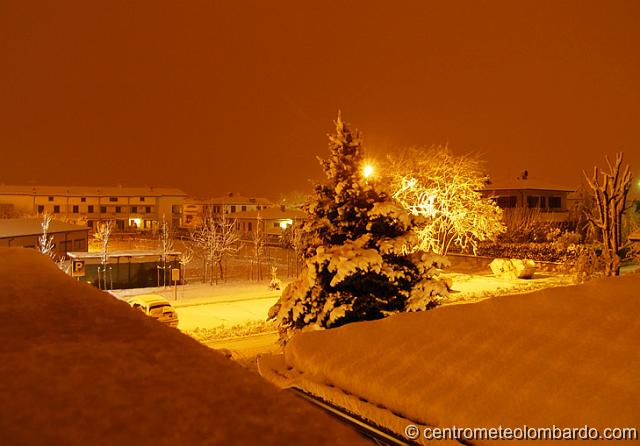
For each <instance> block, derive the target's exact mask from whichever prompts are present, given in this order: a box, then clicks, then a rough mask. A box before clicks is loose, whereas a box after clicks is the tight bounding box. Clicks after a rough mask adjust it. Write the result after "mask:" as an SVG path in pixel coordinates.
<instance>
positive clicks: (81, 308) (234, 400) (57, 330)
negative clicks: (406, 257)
mask: <svg viewBox="0 0 640 446" xmlns="http://www.w3.org/2000/svg"><path fill="white" fill-rule="evenodd" d="M0 286H2V299H0V314H2V316H3V318H2V324H0V338H1V339H2V343H1V346H0V347H1V348H0V364H2V366H1V367H0V393H1V394H2V404H0V432H2V443H3V444H16V445H17V444H24V445H27V444H29V445H32V444H33V445H36V444H50V445H65V446H80V445H82V446H84V445H129V444H131V445H140V446H146V445H149V446H150V445H160V446H165V445H166V446H169V445H251V444H256V445H278V446H280V445H294V444H304V445H328V444H331V445H339V446H347V445H366V444H369V443H368V442H365V440H363V439H362V437H360V435H359V434H357V433H356V432H355V431H354V430H352V429H350V428H349V427H347V426H345V425H343V424H342V423H340V422H339V421H337V420H335V419H333V418H331V417H330V416H329V415H327V414H325V413H323V412H322V411H320V410H318V409H316V408H314V407H312V406H310V405H309V404H307V403H306V402H304V401H302V400H301V399H299V398H297V397H295V396H293V395H291V394H289V393H286V392H281V391H279V390H278V389H276V388H275V387H273V386H272V385H270V384H269V383H267V382H265V381H264V380H262V379H261V378H260V377H259V376H258V375H257V374H255V373H252V372H250V371H248V370H246V369H245V368H243V367H241V366H240V365H238V364H237V363H234V362H233V361H231V360H230V359H227V358H226V357H225V356H223V355H222V354H220V353H218V352H216V351H214V350H212V349H210V348H208V347H205V346H204V345H202V344H199V343H198V342H197V341H195V340H194V339H192V338H190V337H188V336H186V335H184V334H182V333H181V332H180V331H178V330H177V329H175V328H171V327H168V326H165V325H163V324H160V323H158V322H157V321H155V320H153V319H152V318H149V317H147V316H145V315H144V314H142V313H141V312H139V311H135V310H133V309H132V308H131V307H130V306H129V305H128V304H127V303H126V302H122V301H120V300H118V299H116V298H114V297H113V296H111V295H109V294H107V293H105V292H102V291H100V290H97V289H95V288H94V287H92V286H89V285H87V284H84V283H81V282H78V281H77V280H74V279H73V278H71V277H70V276H68V275H66V274H64V273H63V272H61V271H60V270H59V269H58V267H57V266H56V265H55V264H54V263H53V262H52V261H51V260H50V259H48V258H47V257H45V256H43V255H42V254H39V253H38V252H36V251H35V250H27V249H18V248H0ZM179 311H180V310H179V309H178V312H179Z"/></svg>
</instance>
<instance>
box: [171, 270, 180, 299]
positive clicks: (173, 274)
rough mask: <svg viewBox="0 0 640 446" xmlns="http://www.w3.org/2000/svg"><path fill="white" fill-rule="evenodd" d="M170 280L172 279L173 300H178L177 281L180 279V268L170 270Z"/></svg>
mask: <svg viewBox="0 0 640 446" xmlns="http://www.w3.org/2000/svg"><path fill="white" fill-rule="evenodd" d="M171 280H172V281H173V300H178V282H179V281H180V269H179V268H173V269H172V270H171Z"/></svg>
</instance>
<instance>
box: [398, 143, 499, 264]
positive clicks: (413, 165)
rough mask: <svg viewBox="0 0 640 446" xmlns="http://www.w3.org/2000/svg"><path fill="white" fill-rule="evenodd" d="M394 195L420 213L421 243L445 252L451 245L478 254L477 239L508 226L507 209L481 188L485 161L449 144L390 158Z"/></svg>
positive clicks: (412, 150) (418, 233)
mask: <svg viewBox="0 0 640 446" xmlns="http://www.w3.org/2000/svg"><path fill="white" fill-rule="evenodd" d="M390 167H391V169H390V171H391V175H390V188H391V190H392V191H393V198H395V199H396V200H398V201H399V202H400V203H401V204H402V206H404V208H405V209H407V210H408V211H409V212H411V213H412V214H413V215H415V216H419V217H422V220H421V222H420V223H419V224H418V225H417V227H416V229H415V230H416V234H417V236H418V238H419V241H420V242H419V248H420V249H422V250H424V251H433V252H436V253H438V254H442V255H446V254H447V252H448V251H449V249H450V248H451V247H452V246H457V247H459V248H460V249H461V250H463V251H465V250H469V249H471V250H472V251H473V252H474V253H475V251H476V249H477V246H478V242H479V241H483V240H490V239H493V238H495V237H496V236H497V235H499V234H500V233H502V232H503V231H504V225H503V224H502V210H501V209H500V208H499V207H498V206H497V205H496V204H495V203H494V202H493V200H492V199H490V198H484V197H483V196H482V194H481V193H480V192H479V191H480V190H481V189H483V188H484V185H485V176H484V175H483V173H482V164H481V162H480V161H479V160H478V159H477V158H474V157H472V156H469V155H463V156H459V155H454V154H453V153H452V152H451V150H450V149H449V148H447V147H440V146H435V147H430V148H426V149H416V148H411V149H407V150H405V151H404V152H402V153H401V154H400V155H399V156H396V157H393V158H390Z"/></svg>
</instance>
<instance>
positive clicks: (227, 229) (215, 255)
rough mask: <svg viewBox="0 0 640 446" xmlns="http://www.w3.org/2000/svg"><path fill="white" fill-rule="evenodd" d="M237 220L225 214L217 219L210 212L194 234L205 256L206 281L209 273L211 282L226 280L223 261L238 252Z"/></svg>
mask: <svg viewBox="0 0 640 446" xmlns="http://www.w3.org/2000/svg"><path fill="white" fill-rule="evenodd" d="M235 226H236V221H235V220H228V219H227V218H226V217H225V216H224V214H223V216H222V219H220V220H216V219H215V218H213V215H212V214H211V213H210V214H209V215H208V216H207V217H205V219H204V221H203V224H202V226H200V227H199V228H198V229H197V230H196V231H194V232H193V234H192V240H193V241H194V243H195V244H196V246H197V247H198V248H199V249H200V250H201V251H202V253H203V258H204V263H205V265H204V277H203V281H205V282H206V280H207V274H208V275H209V283H211V284H213V283H214V281H215V283H218V279H220V280H224V268H223V261H224V260H225V258H226V257H227V256H228V255H229V254H231V253H234V252H237V250H238V247H237V242H238V240H239V237H238V233H237V231H236V228H235Z"/></svg>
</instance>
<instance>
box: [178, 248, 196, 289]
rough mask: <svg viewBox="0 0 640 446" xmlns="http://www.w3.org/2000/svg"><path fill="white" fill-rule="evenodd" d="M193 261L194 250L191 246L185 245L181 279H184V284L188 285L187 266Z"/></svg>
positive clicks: (182, 256) (182, 255)
mask: <svg viewBox="0 0 640 446" xmlns="http://www.w3.org/2000/svg"><path fill="white" fill-rule="evenodd" d="M192 261H193V248H192V247H191V245H190V244H187V243H185V244H184V250H183V251H182V253H181V255H180V270H181V271H180V277H181V278H182V283H186V282H187V280H186V277H187V265H189V264H190V263H191V262H192Z"/></svg>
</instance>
